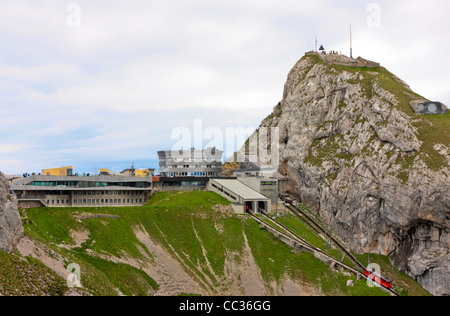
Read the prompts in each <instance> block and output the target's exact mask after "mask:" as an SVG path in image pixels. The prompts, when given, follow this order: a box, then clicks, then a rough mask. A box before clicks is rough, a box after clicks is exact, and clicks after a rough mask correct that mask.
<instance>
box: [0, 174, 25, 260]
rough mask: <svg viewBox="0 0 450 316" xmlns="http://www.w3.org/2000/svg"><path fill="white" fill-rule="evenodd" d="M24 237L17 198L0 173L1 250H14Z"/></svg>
mask: <svg viewBox="0 0 450 316" xmlns="http://www.w3.org/2000/svg"><path fill="white" fill-rule="evenodd" d="M22 237H23V227H22V222H21V220H20V215H19V210H18V208H17V199H16V197H15V196H14V195H13V194H11V193H10V190H9V184H8V181H7V180H6V178H5V177H4V176H3V174H2V173H0V250H2V251H5V252H12V251H14V249H16V246H17V244H18V243H19V241H20V239H21V238H22Z"/></svg>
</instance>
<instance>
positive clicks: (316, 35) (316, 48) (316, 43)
mask: <svg viewBox="0 0 450 316" xmlns="http://www.w3.org/2000/svg"><path fill="white" fill-rule="evenodd" d="M315 47H316V50H315V51H316V52H317V31H316V46H315Z"/></svg>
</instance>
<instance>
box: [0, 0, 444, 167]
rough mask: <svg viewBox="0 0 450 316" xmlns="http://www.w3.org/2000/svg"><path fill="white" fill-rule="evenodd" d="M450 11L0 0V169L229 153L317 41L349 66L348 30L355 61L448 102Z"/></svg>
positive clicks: (324, 3) (258, 0)
mask: <svg viewBox="0 0 450 316" xmlns="http://www.w3.org/2000/svg"><path fill="white" fill-rule="evenodd" d="M448 12H450V2H449V1H447V0H427V1H417V0H412V1H411V0H409V1H403V0H396V1H384V0H383V1H361V0H358V1H356V0H353V1H350V0H348V1H344V0H342V1H336V0H334V1H333V0H277V1H275V0H239V1H238V0H214V1H211V0H209V1H207V0H182V1H181V0H164V1H162V0H145V1H144V0H127V1H123V0H122V1H118V0H96V1H91V0H79V1H63V0H58V1H43V0H15V1H7V0H0V47H1V49H0V122H1V123H0V171H2V172H4V173H5V174H10V175H13V174H20V175H21V174H22V173H25V172H26V173H32V172H36V173H38V172H41V170H42V169H46V168H54V167H62V166H73V167H74V172H79V173H83V172H95V171H96V170H97V169H98V168H109V169H111V170H114V171H121V170H123V169H126V168H129V167H130V165H131V164H132V163H133V162H134V164H135V167H137V168H144V167H145V168H148V167H153V168H157V166H158V159H157V151H158V150H169V149H172V148H174V146H175V145H176V144H177V143H179V142H180V139H181V138H183V139H184V141H186V139H188V137H191V138H192V147H194V145H195V147H197V148H198V147H203V148H205V147H207V146H208V145H217V147H219V149H223V150H224V151H225V152H226V155H229V154H230V153H232V152H233V150H235V149H238V148H239V147H240V146H241V145H242V137H240V138H239V137H234V136H233V133H232V131H236V130H241V131H246V132H249V133H250V132H251V131H252V130H254V129H255V128H257V127H258V126H259V124H260V122H261V121H262V120H263V119H264V118H265V117H267V116H268V115H269V114H270V113H271V112H272V110H273V107H274V106H275V105H276V104H277V103H278V102H279V101H281V99H282V97H283V87H284V84H285V82H286V78H287V75H288V73H289V71H290V70H291V69H292V67H293V66H294V65H295V63H296V62H297V61H298V60H299V59H300V58H301V57H302V56H303V55H304V53H305V52H306V51H310V50H313V49H314V47H315V36H316V34H317V39H318V42H319V45H323V46H324V47H325V49H327V50H335V51H340V52H342V53H343V54H346V55H349V28H350V23H351V24H352V30H353V56H354V57H357V56H362V57H364V58H367V59H370V60H373V61H377V62H380V63H381V65H382V66H384V67H386V68H387V69H388V70H390V71H391V72H393V73H394V74H396V75H397V76H398V77H400V78H401V79H403V80H404V81H405V82H407V83H408V84H409V85H410V87H411V88H412V89H413V90H414V91H415V92H417V93H419V94H420V95H422V96H424V97H426V98H428V99H431V100H433V101H441V102H443V103H444V104H447V105H449V104H450V89H449V88H448V87H449V84H450V58H448V56H450V41H449V33H448V31H449V30H450V19H448V17H447V15H448ZM179 130H184V131H185V134H184V136H182V135H181V134H180V133H178V132H177V131H179ZM211 131H213V132H215V133H212V134H213V135H215V137H212V136H211ZM186 133H187V135H186ZM241 136H242V135H241ZM189 139H190V138H189ZM230 139H233V140H234V141H231V140H230ZM220 147H222V148H220ZM226 155H225V156H226ZM225 158H226V157H225Z"/></svg>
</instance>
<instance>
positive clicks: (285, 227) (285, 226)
mask: <svg viewBox="0 0 450 316" xmlns="http://www.w3.org/2000/svg"><path fill="white" fill-rule="evenodd" d="M286 229H287V225H286V191H284V231H285V232H286Z"/></svg>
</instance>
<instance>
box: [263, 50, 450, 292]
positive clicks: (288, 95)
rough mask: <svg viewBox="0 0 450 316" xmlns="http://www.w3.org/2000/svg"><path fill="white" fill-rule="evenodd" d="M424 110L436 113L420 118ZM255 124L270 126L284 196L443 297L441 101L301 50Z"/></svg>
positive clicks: (449, 159)
mask: <svg viewBox="0 0 450 316" xmlns="http://www.w3.org/2000/svg"><path fill="white" fill-rule="evenodd" d="M428 104H431V105H430V106H429V108H432V109H433V110H435V111H436V114H439V115H430V114H428V115H422V114H421V112H420V111H419V110H422V111H423V110H424V109H425V106H426V105H428ZM437 105H438V106H437ZM438 108H439V109H440V110H439V111H437V109H438ZM261 127H265V128H273V127H277V128H279V133H280V137H279V145H280V172H281V173H283V174H284V175H286V176H287V177H288V179H289V188H290V191H291V193H293V194H295V195H296V196H297V197H298V198H299V199H300V200H301V201H302V202H303V203H304V204H306V205H308V206H309V207H310V208H312V209H315V210H316V211H317V212H318V213H319V214H320V216H321V218H322V219H323V220H324V221H325V222H326V223H327V225H330V226H331V227H332V228H333V229H334V231H336V232H337V233H338V234H339V235H340V236H341V237H342V238H343V239H344V240H345V241H346V242H347V243H348V245H349V246H350V247H351V248H352V249H353V250H354V251H356V252H358V253H363V252H366V253H378V254H384V255H390V257H391V261H392V262H393V263H394V264H395V265H396V266H399V267H401V269H402V270H404V271H406V272H407V273H408V274H409V275H410V276H412V277H414V278H415V279H416V280H418V281H419V282H420V283H421V284H422V286H423V287H425V288H426V289H427V290H429V291H430V292H431V293H433V294H435V295H449V294H450V281H449V280H448V279H447V278H448V276H449V275H450V255H449V248H450V239H449V228H450V197H449V192H450V181H449V179H450V169H449V167H450V135H449V131H450V113H448V111H447V108H446V107H445V106H444V105H443V104H441V103H438V102H437V103H432V102H430V101H429V100H427V99H425V98H423V97H421V96H420V95H418V94H416V93H414V92H413V91H412V90H411V89H410V87H409V86H408V85H407V84H406V83H405V82H403V81H402V80H400V79H399V78H398V77H397V76H395V75H393V74H392V73H390V72H389V71H387V70H386V69H385V68H383V67H381V66H380V65H379V64H378V63H375V62H371V61H368V60H366V59H363V58H357V59H350V58H348V57H346V56H343V55H340V54H331V55H322V54H318V53H316V52H310V53H307V54H306V55H305V56H304V57H303V58H301V59H300V61H298V62H297V63H296V65H295V66H294V68H293V69H292V70H291V71H290V73H289V75H288V78H287V82H286V85H285V88H284V95H283V100H282V101H281V102H280V103H279V104H278V105H277V106H276V107H275V108H274V111H273V113H272V114H271V115H270V116H268V117H267V118H266V119H265V120H264V121H263V122H262V124H261ZM267 145H268V146H269V145H270V144H267Z"/></svg>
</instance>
